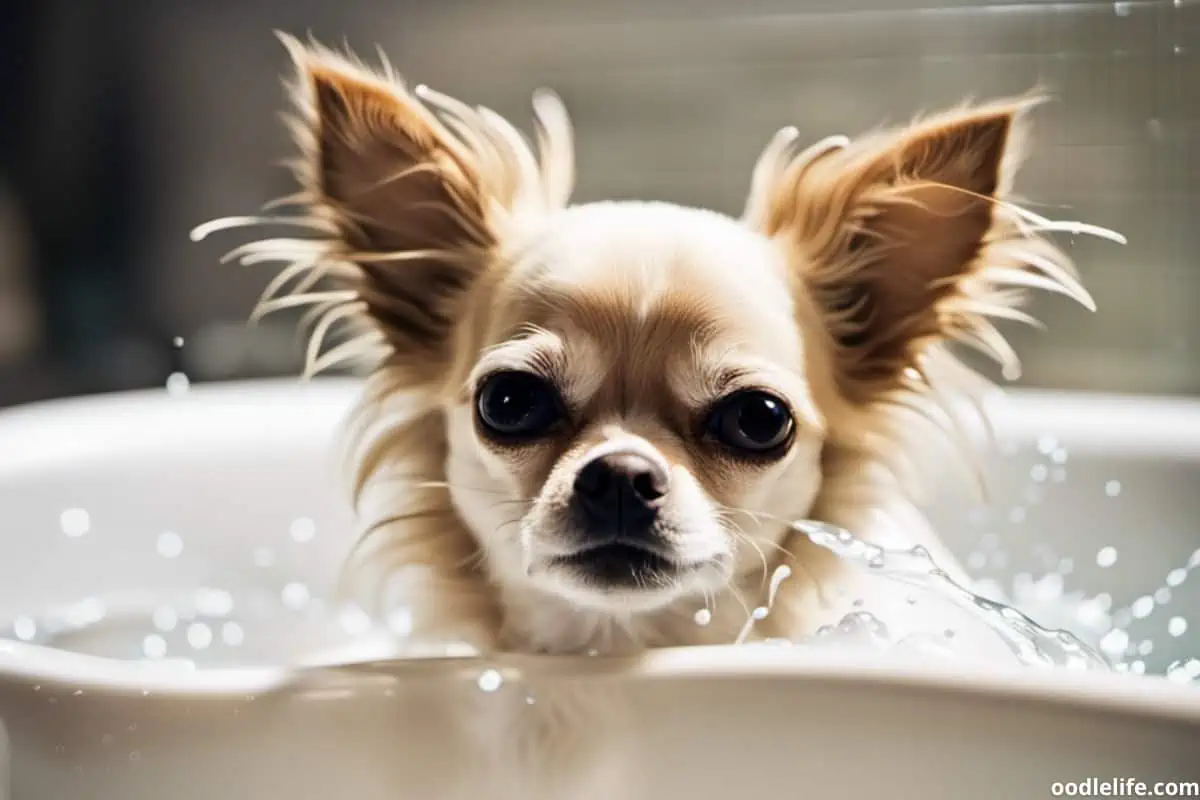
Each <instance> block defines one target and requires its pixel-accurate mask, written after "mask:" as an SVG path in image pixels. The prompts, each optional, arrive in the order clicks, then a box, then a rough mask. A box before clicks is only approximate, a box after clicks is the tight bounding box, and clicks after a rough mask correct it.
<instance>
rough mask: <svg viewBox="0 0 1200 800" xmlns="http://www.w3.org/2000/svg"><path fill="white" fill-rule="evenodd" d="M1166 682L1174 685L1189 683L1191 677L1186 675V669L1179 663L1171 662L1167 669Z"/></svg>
mask: <svg viewBox="0 0 1200 800" xmlns="http://www.w3.org/2000/svg"><path fill="white" fill-rule="evenodd" d="M1167 680H1170V681H1173V682H1175V683H1188V682H1189V681H1191V676H1189V675H1188V674H1187V667H1185V666H1184V664H1183V662H1181V661H1172V662H1171V666H1169V667H1167Z"/></svg>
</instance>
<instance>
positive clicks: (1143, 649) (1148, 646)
mask: <svg viewBox="0 0 1200 800" xmlns="http://www.w3.org/2000/svg"><path fill="white" fill-rule="evenodd" d="M1137 651H1138V655H1139V656H1148V655H1150V654H1151V653H1153V652H1154V642H1152V641H1150V640H1149V639H1145V640H1144V641H1142V643H1141V644H1139V645H1138V649H1137Z"/></svg>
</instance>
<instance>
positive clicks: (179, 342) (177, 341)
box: [171, 336, 183, 350]
mask: <svg viewBox="0 0 1200 800" xmlns="http://www.w3.org/2000/svg"><path fill="white" fill-rule="evenodd" d="M171 346H172V347H174V348H175V349H176V350H178V349H179V348H181V347H183V337H182V336H176V337H175V338H174V339H172V340H171Z"/></svg>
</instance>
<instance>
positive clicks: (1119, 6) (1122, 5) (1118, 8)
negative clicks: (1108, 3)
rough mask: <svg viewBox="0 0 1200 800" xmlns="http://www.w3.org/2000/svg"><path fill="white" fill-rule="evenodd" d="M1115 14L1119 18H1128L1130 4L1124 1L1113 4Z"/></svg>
mask: <svg viewBox="0 0 1200 800" xmlns="http://www.w3.org/2000/svg"><path fill="white" fill-rule="evenodd" d="M1113 13H1115V14H1116V15H1117V16H1118V17H1128V16H1129V14H1130V8H1129V3H1128V2H1124V0H1122V1H1121V2H1117V3H1113Z"/></svg>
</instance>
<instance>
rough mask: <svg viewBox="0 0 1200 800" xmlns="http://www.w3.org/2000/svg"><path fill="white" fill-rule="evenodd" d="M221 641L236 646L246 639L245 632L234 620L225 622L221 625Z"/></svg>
mask: <svg viewBox="0 0 1200 800" xmlns="http://www.w3.org/2000/svg"><path fill="white" fill-rule="evenodd" d="M221 641H222V642H224V643H225V644H227V645H229V646H230V647H237V646H238V645H240V644H241V643H242V642H244V641H246V632H245V631H244V630H243V629H242V626H241V625H239V624H237V623H236V622H226V623H225V624H224V625H222V626H221Z"/></svg>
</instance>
